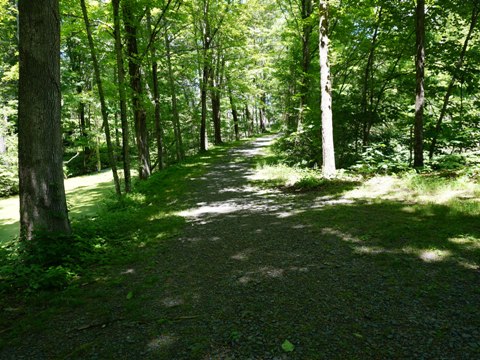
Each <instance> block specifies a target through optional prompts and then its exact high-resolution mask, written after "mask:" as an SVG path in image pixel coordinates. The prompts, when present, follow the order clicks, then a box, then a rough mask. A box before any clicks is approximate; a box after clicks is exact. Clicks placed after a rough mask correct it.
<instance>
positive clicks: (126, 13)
mask: <svg viewBox="0 0 480 360" xmlns="http://www.w3.org/2000/svg"><path fill="white" fill-rule="evenodd" d="M134 3H135V0H129V1H128V2H126V1H125V0H124V1H123V3H122V5H123V6H122V8H123V17H124V24H125V32H126V36H127V53H128V74H129V75H130V87H131V88H132V92H133V94H132V104H133V118H134V122H135V140H136V143H137V150H138V163H139V177H140V179H141V180H146V179H148V177H149V176H150V175H151V172H152V171H151V165H150V150H149V146H148V131H147V112H146V111H145V108H144V106H143V102H142V94H143V87H142V75H141V71H140V57H139V53H138V43H137V24H136V23H135V19H134V13H133V9H132V8H133V5H134Z"/></svg>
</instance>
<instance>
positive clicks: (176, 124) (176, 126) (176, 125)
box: [165, 31, 185, 161]
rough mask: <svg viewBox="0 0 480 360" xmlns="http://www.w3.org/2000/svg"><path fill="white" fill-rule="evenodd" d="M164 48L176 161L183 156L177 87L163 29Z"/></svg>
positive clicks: (166, 33) (166, 34) (168, 40)
mask: <svg viewBox="0 0 480 360" xmlns="http://www.w3.org/2000/svg"><path fill="white" fill-rule="evenodd" d="M165 49H166V51H167V68H168V83H169V85H170V91H171V100H172V119H173V121H172V122H173V132H174V134H175V150H176V154H177V161H181V160H183V159H184V157H185V152H184V150H183V139H182V129H181V127H180V114H179V112H178V101H177V87H176V86H175V78H174V75H173V68H172V57H171V52H170V39H169V38H168V32H167V31H165Z"/></svg>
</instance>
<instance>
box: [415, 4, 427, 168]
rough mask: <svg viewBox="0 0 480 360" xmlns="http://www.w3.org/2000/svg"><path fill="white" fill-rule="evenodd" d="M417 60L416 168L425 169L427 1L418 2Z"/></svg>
mask: <svg viewBox="0 0 480 360" xmlns="http://www.w3.org/2000/svg"><path fill="white" fill-rule="evenodd" d="M416 15H417V16H416V33H417V41H416V42H417V44H416V45H417V59H416V75H417V89H416V99H415V127H414V146H413V152H414V159H413V166H414V167H423V109H424V105H425V88H424V80H425V0H417V8H416Z"/></svg>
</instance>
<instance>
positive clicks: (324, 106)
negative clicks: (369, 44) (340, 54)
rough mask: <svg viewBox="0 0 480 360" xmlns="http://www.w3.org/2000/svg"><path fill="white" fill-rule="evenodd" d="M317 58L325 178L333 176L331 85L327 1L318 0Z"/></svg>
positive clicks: (334, 169)
mask: <svg viewBox="0 0 480 360" xmlns="http://www.w3.org/2000/svg"><path fill="white" fill-rule="evenodd" d="M319 9H320V21H319V34H320V36H319V37H320V38H319V58H320V94H321V100H320V108H321V112H322V155H323V156H322V173H323V176H324V177H326V178H330V177H333V176H335V171H336V168H335V151H334V145H333V124H332V83H331V80H330V64H329V61H328V44H329V39H328V0H319Z"/></svg>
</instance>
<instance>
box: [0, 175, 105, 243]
mask: <svg viewBox="0 0 480 360" xmlns="http://www.w3.org/2000/svg"><path fill="white" fill-rule="evenodd" d="M65 190H66V195H67V204H68V209H69V215H70V217H71V219H72V220H75V219H76V218H79V217H82V216H89V215H93V214H95V213H96V212H98V211H99V210H100V208H101V205H102V200H103V199H105V198H107V197H110V195H111V194H112V192H113V183H112V175H111V172H110V171H103V172H101V173H98V174H94V175H88V176H79V177H75V178H71V179H67V180H66V181H65ZM19 216H20V205H19V199H18V196H13V197H9V198H4V199H0V245H1V244H6V243H7V242H9V241H12V240H13V239H15V238H16V237H18V231H19V227H20V225H19Z"/></svg>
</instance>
